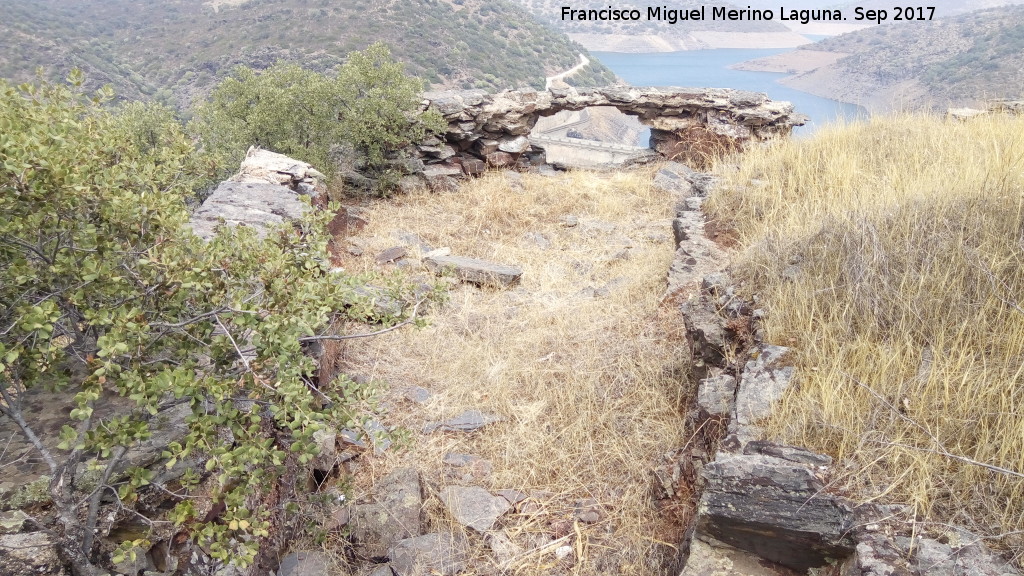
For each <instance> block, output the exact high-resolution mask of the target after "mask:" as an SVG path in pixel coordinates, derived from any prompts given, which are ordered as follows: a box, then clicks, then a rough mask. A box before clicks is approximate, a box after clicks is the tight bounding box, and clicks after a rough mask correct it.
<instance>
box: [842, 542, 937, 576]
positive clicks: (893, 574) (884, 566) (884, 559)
mask: <svg viewBox="0 0 1024 576" xmlns="http://www.w3.org/2000/svg"><path fill="white" fill-rule="evenodd" d="M907 556H908V555H905V553H904V551H903V550H900V548H899V547H898V546H897V545H896V544H895V542H894V541H893V539H892V538H891V537H887V536H882V535H877V534H876V535H870V536H868V537H866V538H863V539H862V540H861V541H860V542H858V543H857V549H856V551H855V552H854V554H853V555H852V556H850V557H849V558H847V559H846V560H845V561H844V562H843V563H842V564H841V565H840V569H839V574H840V576H916V575H915V574H914V571H913V569H912V568H911V567H910V564H909V563H908V562H907V560H906V558H907ZM922 576H924V575H922Z"/></svg>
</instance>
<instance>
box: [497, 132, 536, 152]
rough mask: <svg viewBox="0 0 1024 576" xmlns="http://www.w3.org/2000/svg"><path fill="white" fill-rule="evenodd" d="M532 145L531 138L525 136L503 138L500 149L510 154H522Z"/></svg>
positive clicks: (499, 144) (499, 145)
mask: <svg viewBox="0 0 1024 576" xmlns="http://www.w3.org/2000/svg"><path fill="white" fill-rule="evenodd" d="M529 147H530V139H529V138H527V137H525V136H517V137H515V138H511V139H507V140H502V141H501V142H499V143H498V150H501V151H502V152H508V153H509V154H522V153H523V152H526V149H527V148H529Z"/></svg>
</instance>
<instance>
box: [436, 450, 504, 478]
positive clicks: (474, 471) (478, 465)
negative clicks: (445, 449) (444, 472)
mask: <svg viewBox="0 0 1024 576" xmlns="http://www.w3.org/2000/svg"><path fill="white" fill-rule="evenodd" d="M442 462H444V463H445V464H446V465H448V466H451V467H453V468H458V469H461V470H460V471H461V472H463V473H464V474H463V477H464V478H465V480H466V481H467V482H468V481H470V480H479V479H483V478H486V477H487V476H490V475H491V472H493V471H494V465H493V464H491V461H490V460H485V459H483V458H481V457H479V456H477V455H475V454H459V453H456V452H449V453H447V454H445V455H444V459H443V460H442Z"/></svg>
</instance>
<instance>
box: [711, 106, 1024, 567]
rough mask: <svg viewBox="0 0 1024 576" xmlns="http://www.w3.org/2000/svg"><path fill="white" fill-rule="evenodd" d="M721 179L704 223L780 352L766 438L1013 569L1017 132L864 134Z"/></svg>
mask: <svg viewBox="0 0 1024 576" xmlns="http://www.w3.org/2000/svg"><path fill="white" fill-rule="evenodd" d="M736 162H738V165H731V166H730V165H727V164H725V163H723V164H721V165H720V167H719V171H720V172H721V173H722V174H723V175H724V177H725V179H726V181H725V184H724V185H723V186H722V188H721V189H720V190H719V192H718V193H717V194H715V195H714V197H713V198H711V199H710V200H709V202H708V203H707V204H705V206H706V208H707V210H708V211H709V213H710V214H711V216H712V217H713V218H715V219H717V220H719V221H720V222H721V223H724V224H726V225H728V226H729V227H731V228H732V229H733V230H734V232H735V234H736V235H737V237H738V238H739V239H740V243H741V245H742V246H744V247H745V248H744V251H743V252H742V255H741V256H740V257H739V261H738V264H737V269H738V270H739V271H740V273H741V274H742V275H743V276H744V277H745V278H746V279H747V280H748V281H750V289H751V291H752V292H756V293H757V294H758V295H759V297H760V302H761V304H762V305H763V306H764V307H765V308H767V309H768V311H769V316H768V319H767V323H766V328H767V333H768V335H769V339H770V340H771V341H773V342H777V343H780V344H786V345H790V346H792V347H794V348H795V351H796V363H797V367H798V386H797V387H796V388H795V389H794V390H793V391H792V392H791V393H790V394H789V395H788V397H787V398H786V399H785V401H784V403H783V405H782V406H781V409H780V410H779V411H778V412H777V414H776V415H775V416H774V417H773V419H772V422H771V423H770V428H771V432H772V433H773V434H775V435H778V436H780V437H781V438H782V439H783V440H785V441H787V442H791V443H795V444H800V445H805V446H809V447H811V448H814V449H818V450H821V451H824V452H827V453H830V454H832V455H834V456H835V457H837V458H838V463H840V469H839V470H838V471H839V472H840V473H841V478H840V479H839V481H841V482H845V486H846V488H847V489H848V490H850V492H851V494H855V495H857V496H859V497H860V498H862V499H869V498H880V499H883V500H887V501H892V502H900V503H906V504H908V505H909V507H910V514H908V516H910V517H911V518H913V519H915V521H916V522H918V523H919V524H917V526H919V527H920V526H929V525H930V526H933V527H934V526H938V524H930V523H941V522H950V521H952V522H956V523H959V524H961V525H965V526H967V527H969V528H971V529H974V530H976V531H977V532H979V533H980V534H982V535H983V536H985V537H991V538H992V540H991V542H994V543H997V544H1001V545H1002V546H1004V547H1006V548H1009V549H1016V550H1017V551H1018V554H1019V553H1020V552H1019V551H1020V550H1022V549H1024V546H1022V543H1024V539H1022V538H1021V536H1022V534H1024V533H1022V532H1021V531H1022V530H1024V306H1022V301H1024V296H1022V295H1024V213H1022V193H1024V118H1020V117H1010V116H985V117H979V118H975V119H972V120H970V121H968V122H963V123H961V122H956V121H947V120H944V119H942V118H937V117H931V116H922V115H902V116H897V117H888V118H876V119H873V120H871V121H869V122H866V123H860V124H854V125H850V126H847V127H835V128H829V129H824V130H822V131H821V132H820V133H819V134H818V135H816V136H815V137H813V138H811V139H808V140H800V141H789V142H779V143H776V144H773V145H771V146H767V147H764V148H760V149H756V150H752V151H750V152H748V153H747V154H745V155H744V156H743V157H742V158H739V159H737V160H736ZM1018 560H1019V557H1018Z"/></svg>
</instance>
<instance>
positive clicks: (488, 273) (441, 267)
mask: <svg viewBox="0 0 1024 576" xmlns="http://www.w3.org/2000/svg"><path fill="white" fill-rule="evenodd" d="M423 263H424V264H426V265H427V267H428V268H430V269H431V270H433V271H434V273H435V274H444V273H446V272H451V273H454V274H455V276H456V277H457V278H458V279H459V280H462V281H463V282H469V283H472V284H486V285H498V286H512V285H514V284H515V283H516V282H518V281H519V278H520V277H522V275H523V269H522V268H518V267H516V266H507V265H505V264H498V263H495V262H488V261H487V260H478V259H476V258H466V257H464V256H440V255H436V256H428V257H426V258H424V259H423Z"/></svg>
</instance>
